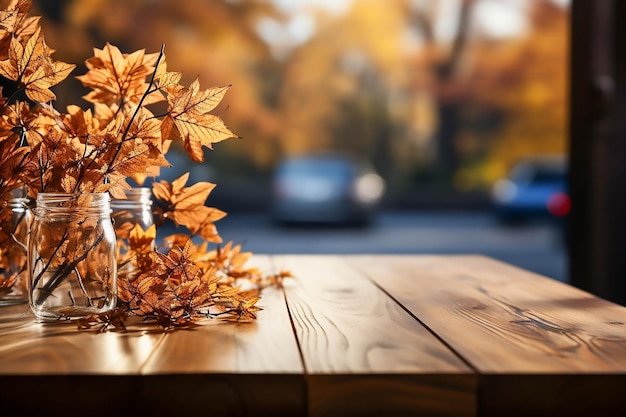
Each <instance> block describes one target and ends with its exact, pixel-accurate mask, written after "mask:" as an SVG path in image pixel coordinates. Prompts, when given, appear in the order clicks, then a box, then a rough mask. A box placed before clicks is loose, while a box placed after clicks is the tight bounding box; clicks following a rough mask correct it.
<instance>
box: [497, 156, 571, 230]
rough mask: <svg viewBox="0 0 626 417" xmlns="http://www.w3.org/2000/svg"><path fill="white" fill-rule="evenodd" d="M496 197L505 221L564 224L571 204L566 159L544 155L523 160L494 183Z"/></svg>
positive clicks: (500, 213) (500, 215)
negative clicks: (541, 221) (544, 221)
mask: <svg viewBox="0 0 626 417" xmlns="http://www.w3.org/2000/svg"><path fill="white" fill-rule="evenodd" d="M492 200H493V204H494V208H495V210H496V216H497V217H498V219H499V220H501V221H503V222H507V223H513V222H523V221H527V220H535V219H551V220H555V221H556V222H559V223H562V222H563V219H564V218H565V217H566V216H567V214H568V213H569V211H570V206H571V203H570V198H569V195H568V192H567V166H566V161H565V158H564V157H562V156H560V155H555V156H552V155H541V156H535V157H529V158H525V159H522V160H520V161H519V162H518V163H516V164H515V165H514V166H513V168H512V170H511V171H510V173H509V175H508V176H507V177H506V178H503V179H501V180H499V181H497V182H496V183H495V184H494V186H493V189H492Z"/></svg>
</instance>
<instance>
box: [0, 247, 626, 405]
mask: <svg viewBox="0 0 626 417" xmlns="http://www.w3.org/2000/svg"><path fill="white" fill-rule="evenodd" d="M249 264H250V265H254V266H259V267H260V268H261V269H263V270H266V271H267V272H271V271H272V270H280V269H288V270H289V271H291V272H292V273H293V274H294V276H295V279H290V280H287V281H286V283H285V286H284V288H283V289H280V288H269V289H266V290H264V292H263V293H262V299H261V301H260V302H259V304H260V305H261V306H262V307H263V311H261V312H260V313H259V317H258V319H257V320H256V321H255V322H253V323H242V324H236V323H235V324H233V323H224V322H219V321H209V322H207V323H206V325H202V326H199V327H197V328H194V329H188V330H176V331H169V332H163V331H161V330H160V329H159V328H157V327H146V326H137V327H133V326H130V327H129V329H128V330H127V331H107V332H103V333H97V332H94V331H80V330H77V328H76V326H75V325H74V324H65V325H58V324H52V325H50V324H40V323H37V322H35V321H34V319H33V316H32V315H31V314H30V312H29V311H28V310H27V306H25V305H21V306H13V307H2V308H0V416H6V415H37V413H42V414H43V412H45V413H46V415H63V416H70V415H82V416H85V415H89V416H90V417H91V416H95V415H107V416H111V415H120V412H121V415H130V416H136V415H151V416H158V415H168V416H178V415H190V414H191V413H193V415H198V414H199V413H202V415H213V416H266V415H274V416H370V415H371V416H404V415H407V416H408V415H424V416H508V415H511V416H541V415H546V416H548V415H549V416H556V415H568V416H572V415H580V416H606V415H615V416H624V415H626V307H623V306H619V305H616V304H613V303H610V302H608V301H606V300H603V299H600V298H597V297H595V296H593V295H591V294H589V293H586V292H583V291H580V290H578V289H576V288H573V287H571V286H568V285H566V284H563V283H560V282H557V281H555V280H552V279H549V278H545V277H542V276H539V275H536V274H534V273H531V272H528V271H525V270H522V269H520V268H517V267H514V266H511V265H507V264H505V263H502V262H499V261H496V260H493V259H490V258H487V257H483V256H456V255H455V256H435V255H432V256H431V255H348V256H344V255H342V256H331V255H275V256H264V255H255V257H253V258H252V259H251V260H250V261H249ZM122 411H123V412H122Z"/></svg>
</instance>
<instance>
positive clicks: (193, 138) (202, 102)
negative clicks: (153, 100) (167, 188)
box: [162, 79, 237, 162]
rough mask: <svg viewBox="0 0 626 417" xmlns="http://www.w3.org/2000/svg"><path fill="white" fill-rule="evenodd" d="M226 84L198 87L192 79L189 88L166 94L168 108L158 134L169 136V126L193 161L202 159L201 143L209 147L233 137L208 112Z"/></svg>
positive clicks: (217, 102)
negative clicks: (205, 88)
mask: <svg viewBox="0 0 626 417" xmlns="http://www.w3.org/2000/svg"><path fill="white" fill-rule="evenodd" d="M229 88H230V86H226V87H214V88H209V89H207V90H202V91H201V90H200V83H199V82H198V80H197V79H196V80H195V81H194V82H193V83H191V85H190V86H189V88H181V89H179V90H178V91H177V92H176V93H173V94H171V95H168V97H167V100H168V103H169V111H168V114H167V116H165V117H164V119H163V124H162V126H163V127H162V135H163V137H170V135H171V131H172V129H173V128H174V127H175V128H176V129H177V136H178V137H181V138H182V139H183V141H184V148H185V151H186V152H187V154H188V155H189V157H190V158H191V159H192V160H194V161H196V162H202V161H203V160H204V153H203V152H202V146H206V147H207V148H209V149H212V144H213V143H217V142H221V141H223V140H226V139H229V138H236V137H237V135H235V134H234V133H233V132H231V131H230V129H228V128H227V127H226V125H225V124H224V122H223V121H222V120H221V119H220V118H219V117H217V116H215V115H213V114H211V113H210V112H211V111H212V110H213V109H215V107H217V105H218V104H219V103H220V102H221V101H222V99H223V98H224V95H225V94H226V92H227V91H228V89H229Z"/></svg>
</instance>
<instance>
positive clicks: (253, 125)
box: [36, 0, 281, 169]
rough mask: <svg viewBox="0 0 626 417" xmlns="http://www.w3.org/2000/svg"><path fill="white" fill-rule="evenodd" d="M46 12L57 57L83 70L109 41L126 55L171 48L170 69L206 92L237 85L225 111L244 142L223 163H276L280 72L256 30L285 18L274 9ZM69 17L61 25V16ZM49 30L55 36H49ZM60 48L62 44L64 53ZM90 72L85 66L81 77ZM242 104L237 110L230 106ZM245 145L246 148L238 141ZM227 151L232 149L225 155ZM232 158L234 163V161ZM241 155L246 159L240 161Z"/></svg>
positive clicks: (51, 8)
mask: <svg viewBox="0 0 626 417" xmlns="http://www.w3.org/2000/svg"><path fill="white" fill-rule="evenodd" d="M36 6H37V7H38V8H39V9H40V10H41V12H43V13H47V14H52V15H53V16H55V18H54V19H49V20H48V19H44V21H43V22H42V23H43V26H44V29H46V28H48V29H50V30H47V31H46V36H47V37H48V38H49V39H50V41H49V42H50V44H51V45H52V46H53V47H55V48H57V49H58V59H63V60H66V61H67V62H75V63H77V64H82V63H83V62H84V60H85V59H86V58H87V57H89V56H91V54H92V48H93V47H97V48H102V46H103V45H104V43H105V42H110V43H112V44H114V45H116V46H118V47H119V48H120V49H121V50H122V51H123V52H132V51H134V50H137V49H146V50H147V51H148V52H158V51H159V49H160V48H161V45H162V44H165V45H166V49H165V52H166V55H167V57H168V62H170V63H171V64H170V68H169V69H171V70H175V71H181V72H183V80H186V82H190V81H192V80H193V79H194V78H196V77H198V78H199V80H200V84H201V85H202V86H205V87H209V86H213V85H215V86H219V85H227V84H234V85H233V88H231V89H230V91H229V92H228V94H227V96H226V98H225V99H224V103H225V105H224V106H222V110H221V112H222V117H223V118H224V119H225V120H226V122H227V123H228V125H229V126H230V127H231V128H232V130H233V131H234V132H236V133H237V134H238V135H239V136H241V137H242V138H243V139H242V141H244V142H245V144H244V143H241V142H242V141H235V143H233V144H226V143H225V144H223V146H222V144H220V145H217V146H220V148H223V150H222V151H221V152H220V158H219V160H217V159H215V160H211V163H212V164H215V165H222V167H223V168H224V169H228V166H229V164H228V161H229V160H232V158H242V157H243V155H245V157H246V159H248V158H251V159H252V160H253V161H254V163H256V164H257V165H259V166H263V165H268V164H270V163H271V162H272V161H273V158H274V157H275V153H276V152H275V144H274V138H275V136H276V132H277V131H278V128H279V121H278V118H277V115H276V114H275V112H274V111H273V108H272V103H273V102H274V101H275V100H276V97H275V94H276V93H275V92H276V91H277V86H276V84H277V83H278V81H279V79H280V68H278V67H276V65H275V62H274V60H273V58H272V57H271V55H270V51H269V48H268V45H267V44H266V43H265V42H263V41H262V39H261V38H260V37H259V36H258V34H257V32H256V30H255V25H256V23H257V22H258V21H259V19H262V18H263V17H266V16H271V17H272V18H275V19H280V18H281V16H280V14H279V13H278V12H277V11H276V10H275V9H274V8H273V7H272V6H271V3H269V2H265V1H262V0H247V1H217V0H211V1H206V0H186V1H175V0H107V1H105V0H65V1H62V2H49V1H45V0H39V1H36ZM59 16H62V19H60V18H58V17H59ZM48 32H49V35H48ZM60 46H63V47H62V48H60ZM82 72H84V67H79V68H77V70H76V71H75V75H78V74H80V73H82ZM82 92H84V90H83V89H82V88H81V87H80V86H79V85H78V83H77V84H75V85H73V86H68V87H67V89H66V90H64V91H63V92H61V93H60V94H58V96H59V105H64V104H63V103H70V102H76V99H75V97H76V94H82ZM229 103H237V105H236V106H228V104H229ZM238 142H239V143H238ZM224 148H225V149H224ZM229 155H230V158H229ZM237 155H239V156H237Z"/></svg>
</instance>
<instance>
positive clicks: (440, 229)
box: [217, 212, 567, 282]
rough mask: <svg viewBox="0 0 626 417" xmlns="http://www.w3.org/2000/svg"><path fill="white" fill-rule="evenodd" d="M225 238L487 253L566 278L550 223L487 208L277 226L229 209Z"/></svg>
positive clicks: (310, 248) (290, 246) (306, 246)
mask: <svg viewBox="0 0 626 417" xmlns="http://www.w3.org/2000/svg"><path fill="white" fill-rule="evenodd" d="M217 227H218V231H219V233H220V235H221V236H222V238H223V239H224V241H225V242H227V241H230V240H232V241H234V242H235V243H241V244H242V245H243V248H244V250H248V251H252V252H255V253H259V254H273V253H324V254H333V253H335V254H352V253H387V254H389V253H399V254H400V253H402V254H405V253H425V254H483V255H487V256H491V257H494V258H496V259H499V260H502V261H505V262H508V263H511V264H514V265H517V266H520V267H522V268H525V269H528V270H531V271H534V272H537V273H539V274H542V275H545V276H548V277H551V278H554V279H557V280H561V281H566V282H567V272H566V269H567V268H566V263H567V254H566V250H565V248H564V245H563V241H562V239H561V237H560V235H559V233H558V231H557V230H556V229H554V228H552V227H550V226H549V225H546V224H530V225H526V226H524V227H504V226H502V225H500V224H498V223H497V222H496V221H495V219H494V218H493V217H492V216H491V215H489V214H488V213H474V212H471V213H423V212H419V213H409V212H390V213H383V214H381V216H380V217H379V219H378V220H377V221H376V222H375V223H374V224H373V225H372V226H371V227H369V228H361V229H359V228H349V227H345V228H341V227H340V228H337V227H334V228H333V227H278V226H276V225H273V224H272V223H271V222H270V220H269V219H268V217H267V216H265V215H263V214H232V213H231V214H229V215H228V216H227V217H226V218H224V219H222V220H220V221H219V222H218V223H217Z"/></svg>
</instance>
